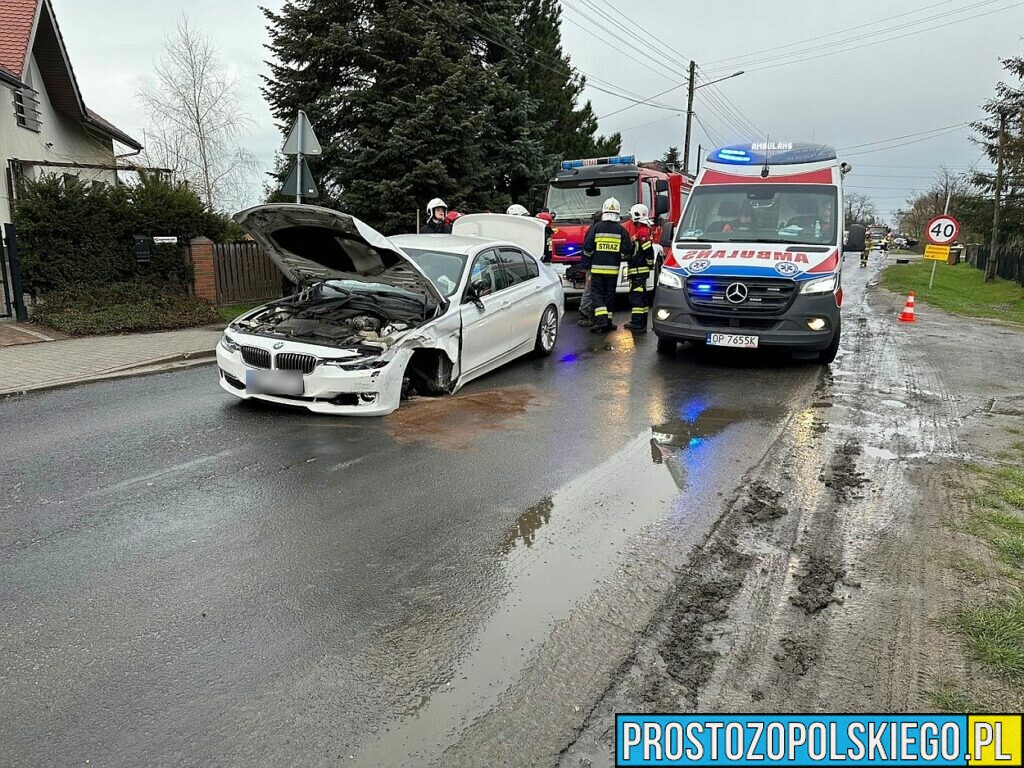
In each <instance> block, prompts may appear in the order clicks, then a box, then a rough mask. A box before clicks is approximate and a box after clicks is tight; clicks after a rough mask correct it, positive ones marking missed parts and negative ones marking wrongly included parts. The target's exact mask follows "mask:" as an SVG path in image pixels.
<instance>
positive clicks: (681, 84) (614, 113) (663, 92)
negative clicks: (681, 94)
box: [597, 83, 687, 120]
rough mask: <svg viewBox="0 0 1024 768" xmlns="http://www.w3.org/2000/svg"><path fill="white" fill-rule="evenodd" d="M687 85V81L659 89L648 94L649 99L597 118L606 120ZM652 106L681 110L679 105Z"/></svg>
mask: <svg viewBox="0 0 1024 768" xmlns="http://www.w3.org/2000/svg"><path fill="white" fill-rule="evenodd" d="M686 85H687V84H686V83H680V84H679V85H673V86H672V87H671V88H666V89H665V90H664V91H659V92H658V93H656V94H654V95H653V96H648V97H647V99H645V100H644V101H638V102H636V104H632V105H630V106H628V107H622V108H621V109H616V110H615V111H614V112H608V113H606V114H603V115H601V116H600V117H598V118H597V119H598V120H604V119H605V118H606V117H611V116H612V115H617V114H619V113H620V112H625V111H626V110H627V109H632V108H633V107H635V106H639V105H640V104H651V99H656V98H658V97H659V96H664V95H665V94H666V93H671V92H672V91H678V90H679V89H680V88H685V87H686ZM651 106H652V107H658V108H660V109H674V110H677V111H678V110H679V107H667V106H665V107H663V106H661V105H660V104H651Z"/></svg>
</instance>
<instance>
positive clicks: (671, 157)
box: [661, 147, 683, 168]
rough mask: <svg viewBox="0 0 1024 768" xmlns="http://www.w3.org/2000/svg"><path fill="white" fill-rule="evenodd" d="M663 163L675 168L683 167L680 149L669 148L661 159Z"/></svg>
mask: <svg viewBox="0 0 1024 768" xmlns="http://www.w3.org/2000/svg"><path fill="white" fill-rule="evenodd" d="M661 159H662V161H663V162H666V163H668V164H669V165H671V166H672V167H673V168H679V167H680V166H681V165H682V162H683V158H682V156H681V155H680V154H679V147H669V148H668V151H667V152H666V153H665V156H664V157H662V158H661Z"/></svg>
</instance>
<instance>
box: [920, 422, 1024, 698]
mask: <svg viewBox="0 0 1024 768" xmlns="http://www.w3.org/2000/svg"><path fill="white" fill-rule="evenodd" d="M1000 458H1002V459H1004V460H1005V461H1007V462H1008V464H1006V465H1001V466H996V467H993V468H989V467H981V466H978V465H972V466H970V467H965V469H966V470H967V471H969V472H970V473H971V474H972V475H973V476H974V478H975V479H976V480H977V486H978V488H977V491H976V493H975V494H974V495H973V498H972V501H973V504H972V507H973V509H972V511H971V513H970V514H969V515H968V517H967V519H966V520H964V522H963V525H962V528H961V530H963V531H965V532H968V533H971V534H973V535H974V536H977V537H978V538H979V539H981V540H982V541H984V542H985V543H986V544H987V545H988V546H989V547H990V548H991V551H992V553H993V555H994V556H995V557H996V558H998V560H999V561H1000V562H1001V564H1002V566H1005V567H999V566H997V567H995V568H994V569H989V572H988V574H987V578H985V581H986V582H987V583H989V584H990V585H991V586H992V587H993V588H992V589H990V590H989V592H990V593H994V594H997V595H998V597H997V598H996V599H994V600H990V601H987V602H982V603H980V604H975V605H971V606H968V607H965V608H962V609H960V610H958V611H957V612H956V613H954V614H953V615H952V616H951V617H950V618H949V622H948V625H949V626H950V627H952V629H953V630H954V631H955V632H956V633H957V634H959V635H960V636H961V638H962V639H963V640H964V642H965V644H966V647H967V650H968V653H969V654H970V655H971V656H972V657H973V658H974V659H976V660H977V661H979V662H981V663H982V664H983V665H984V666H985V667H987V668H988V669H989V670H990V671H991V672H992V673H993V674H994V675H995V676H996V677H998V678H1000V679H1001V680H1003V681H1004V682H1005V683H1006V684H1008V685H1009V686H1010V687H1011V688H1012V689H1013V690H1014V691H1015V692H1016V694H1017V695H1019V696H1021V697H1022V698H1024V471H1021V469H1020V468H1019V467H1020V466H1021V465H1022V464H1024V442H1017V443H1014V444H1013V445H1012V446H1011V448H1010V449H1009V450H1007V451H1002V452H1000ZM955 560H956V562H955V563H954V562H948V563H947V567H951V568H953V569H954V570H956V571H960V570H964V571H970V576H971V577H972V578H971V580H972V581H977V580H978V579H979V578H980V577H982V576H983V573H981V572H979V568H978V566H981V565H982V564H981V563H979V562H977V561H974V560H972V559H969V558H964V557H956V558H955ZM956 566H960V568H957V567H956ZM957 694H958V692H957V691H955V690H951V689H949V688H946V689H945V690H942V689H941V686H940V688H939V689H936V690H935V691H933V692H932V693H930V694H929V696H930V698H931V700H932V702H933V704H935V705H936V706H940V707H946V706H947V705H948V706H950V707H954V708H956V707H957V706H959V700H958V698H957Z"/></svg>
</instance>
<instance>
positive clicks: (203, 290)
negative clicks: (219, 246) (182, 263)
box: [188, 237, 217, 304]
mask: <svg viewBox="0 0 1024 768" xmlns="http://www.w3.org/2000/svg"><path fill="white" fill-rule="evenodd" d="M188 252H189V258H190V259H191V260H192V292H193V293H194V294H195V297H196V298H197V299H199V300H200V301H205V302H207V303H209V304H216V303H217V278H216V276H215V275H214V271H213V241H212V240H210V239H209V238H208V237H197V238H195V239H194V240H192V241H190V242H189V244H188Z"/></svg>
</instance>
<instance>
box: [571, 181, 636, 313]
mask: <svg viewBox="0 0 1024 768" xmlns="http://www.w3.org/2000/svg"><path fill="white" fill-rule="evenodd" d="M620 212H621V207H620V206H619V201H618V200H616V199H615V198H614V197H609V198H608V199H607V200H605V201H604V205H602V206H601V221H599V222H597V223H596V224H594V225H592V226H591V227H590V229H588V230H587V235H586V237H585V238H583V258H582V259H581V261H580V263H581V265H582V266H583V268H584V269H586V270H587V272H588V273H589V274H590V290H591V292H592V294H593V297H594V326H593V327H592V328H591V329H590V332H591V333H608V332H609V331H614V330H615V323H613V322H612V304H613V302H614V301H615V286H616V285H617V284H618V282H619V267H620V265H621V264H622V261H623V260H628V259H629V258H630V257H631V256H632V255H633V252H634V250H635V248H634V246H633V240H632V238H630V236H629V232H627V231H626V228H625V227H623V226H622V224H620V223H619V213H620Z"/></svg>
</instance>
